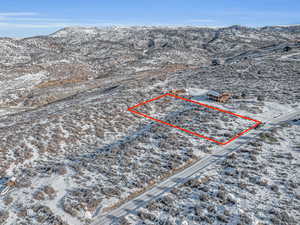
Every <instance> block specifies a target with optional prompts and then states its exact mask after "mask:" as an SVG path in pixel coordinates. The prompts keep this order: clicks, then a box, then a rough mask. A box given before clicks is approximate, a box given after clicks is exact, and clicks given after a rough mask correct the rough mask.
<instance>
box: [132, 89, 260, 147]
mask: <svg viewBox="0 0 300 225" xmlns="http://www.w3.org/2000/svg"><path fill="white" fill-rule="evenodd" d="M165 96H171V97H174V98H177V99H181V100H184V101H188V102H192V103H194V104H197V105H201V106H204V107H207V108H210V109H214V110H218V111H220V112H223V113H228V114H231V115H233V116H237V117H240V118H243V119H246V120H251V121H254V122H256V123H255V124H254V125H253V126H251V127H249V128H248V129H246V130H244V131H242V132H241V133H239V134H237V135H236V136H234V137H233V138H231V139H230V140H228V141H226V142H220V141H217V140H215V139H213V138H210V137H207V136H204V135H201V134H199V133H196V132H193V131H190V130H187V129H185V128H182V127H179V126H176V125H174V124H171V123H167V122H165V121H162V120H159V119H156V118H153V117H151V116H148V115H146V114H144V113H141V112H138V111H136V110H133V109H135V108H137V107H139V106H142V105H145V104H147V103H149V102H152V101H155V100H158V99H160V98H163V97H165ZM127 110H128V111H130V112H132V113H135V114H138V115H140V116H143V117H145V118H148V119H150V120H154V121H156V122H159V123H163V124H165V125H168V126H171V127H174V128H177V129H179V130H182V131H184V132H187V133H190V134H193V135H195V136H197V137H201V138H204V139H206V140H209V141H212V142H215V143H217V144H220V145H226V144H228V143H230V142H232V141H234V140H235V139H237V138H238V137H240V136H242V135H243V134H245V133H246V132H248V131H250V130H252V129H253V128H255V127H257V126H258V125H259V124H261V123H262V122H261V121H259V120H255V119H252V118H249V117H246V116H242V115H239V114H236V113H233V112H230V111H227V110H223V109H220V108H217V107H214V106H210V105H207V104H204V103H201V102H197V101H193V100H190V99H187V98H183V97H180V96H177V95H173V94H170V93H166V94H163V95H160V96H158V97H156V98H152V99H150V100H147V101H145V102H141V103H139V104H137V105H135V106H133V107H130V108H128V109H127Z"/></svg>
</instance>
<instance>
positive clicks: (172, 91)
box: [170, 89, 186, 95]
mask: <svg viewBox="0 0 300 225" xmlns="http://www.w3.org/2000/svg"><path fill="white" fill-rule="evenodd" d="M170 93H171V94H174V95H180V94H185V93H186V90H184V89H179V90H171V91H170Z"/></svg>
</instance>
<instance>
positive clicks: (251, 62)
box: [0, 26, 300, 225]
mask: <svg viewBox="0 0 300 225" xmlns="http://www.w3.org/2000/svg"><path fill="white" fill-rule="evenodd" d="M290 29H293V32H291V31H290ZM217 31H218V35H217V33H216V32H217ZM297 32H298V31H297V27H295V28H290V27H287V28H280V29H279V30H278V29H272V28H265V29H250V28H241V27H236V26H234V27H229V28H222V29H220V30H218V29H209V28H155V27H151V28H145V27H144V28H105V29H98V28H86V29H83V28H82V29H81V28H66V29H63V30H61V31H58V32H57V33H55V34H53V35H50V36H45V37H32V38H27V39H3V40H2V39H1V38H0V40H1V41H0V49H1V50H2V51H0V52H1V53H0V54H1V57H2V58H1V60H0V61H1V62H0V94H1V96H0V102H1V106H0V116H1V117H0V139H1V141H0V191H2V190H3V189H4V188H5V187H7V186H8V182H9V181H11V179H12V178H13V177H14V178H16V182H15V183H12V184H11V183H10V185H11V186H12V187H11V188H10V189H9V191H8V192H6V193H4V194H3V195H0V224H8V225H14V224H48V225H49V224H53V225H54V224H55V225H58V224H60V225H67V224H78V225H80V224H90V223H91V222H92V220H93V219H94V218H95V217H96V216H98V215H101V214H102V213H104V212H109V211H110V210H111V209H113V208H115V207H118V206H119V205H121V204H122V203H124V202H126V201H127V200H128V199H132V198H134V196H136V195H138V194H139V193H141V192H143V191H144V190H146V189H147V188H150V187H152V186H153V185H155V184H156V183H157V182H160V181H161V180H162V179H164V178H166V177H168V176H170V175H171V174H173V173H175V172H176V171H178V170H179V169H181V168H183V167H184V166H188V165H189V164H190V163H192V162H194V161H196V160H198V159H201V158H203V157H205V156H207V155H210V154H211V153H210V151H211V149H212V147H214V146H215V143H213V142H210V141H207V140H205V139H203V138H198V137H196V136H194V135H190V134H188V133H186V132H181V131H179V130H178V129H175V128H172V127H169V126H165V125H163V124H160V123H157V122H155V121H151V120H149V119H146V118H143V117H141V116H139V115H136V114H133V113H131V112H129V111H128V110H127V109H128V108H129V107H132V106H134V105H136V104H137V103H140V102H143V101H145V100H147V99H151V98H154V97H157V96H159V95H162V94H164V93H166V92H168V91H170V90H176V89H186V90H187V95H188V97H189V98H191V99H192V100H194V101H199V102H202V103H205V104H208V105H212V106H216V107H218V108H221V109H224V110H228V111H232V112H234V113H237V114H240V115H244V116H247V117H250V118H253V119H256V120H260V121H262V122H268V121H269V120H271V119H273V118H276V117H277V116H279V115H284V114H285V113H288V112H290V111H295V110H299V87H300V83H299V82H300V80H299V71H300V65H299V63H297V62H296V61H295V60H289V59H290V56H291V54H295V56H296V53H299V50H300V46H299V45H297V44H295V43H294V41H293V40H294V38H295V37H296V36H297V34H299V33H300V32H298V33H297ZM246 37H248V38H247V40H245V38H246ZM286 45H289V46H291V49H290V50H288V51H286V49H287V48H285V47H286ZM270 46H271V47H270ZM284 55H286V58H284V60H278V59H279V58H280V57H283V56H284ZM216 59H218V60H216ZM171 62H173V63H171ZM208 90H217V91H219V92H230V93H232V95H233V96H232V98H231V99H230V101H229V102H227V103H224V104H220V103H217V102H213V101H211V100H208V98H207V97H206V92H207V91H208ZM161 100H162V101H161V102H160V101H158V102H152V103H153V104H149V105H145V106H143V107H140V108H139V110H141V111H142V112H144V113H146V114H149V113H150V114H151V116H154V117H155V118H158V119H161V120H164V121H166V122H169V123H174V124H176V125H178V126H182V127H184V128H187V129H191V130H194V131H198V130H199V131H200V130H201V131H203V132H204V133H205V134H207V135H208V136H210V135H211V136H214V137H220V138H223V136H224V137H226V138H230V137H232V136H233V135H235V134H236V133H239V132H240V131H241V130H243V129H244V128H245V127H247V126H249V125H250V124H247V122H248V121H247V120H241V119H240V118H231V117H227V116H224V115H225V114H221V113H219V112H217V111H210V110H207V109H205V110H199V108H196V107H194V106H193V105H192V104H188V103H182V102H180V101H175V102H172V101H171V102H165V103H167V104H165V103H164V102H163V101H164V100H168V99H161ZM276 129H277V130H274V131H271V132H270V133H266V134H264V135H262V136H261V139H262V140H257V141H255V142H253V143H252V144H250V145H249V146H248V148H247V149H241V150H240V152H238V153H237V154H236V155H235V156H232V157H233V158H229V159H227V160H225V161H224V162H222V163H221V164H218V165H216V167H214V168H212V170H211V173H208V174H202V175H201V177H199V179H200V180H201V181H200V180H199V179H198V178H196V179H195V180H192V181H191V182H190V183H188V184H185V185H183V186H182V187H177V188H176V189H175V190H174V193H168V194H166V197H165V196H164V198H166V199H165V200H163V201H158V202H154V203H153V207H152V209H150V208H151V206H149V207H150V208H149V207H147V209H142V210H140V211H141V213H140V214H139V216H135V215H134V213H133V214H132V215H130V216H129V217H128V218H127V219H128V220H130V221H132V223H133V224H142V222H143V221H144V222H145V223H146V224H163V222H155V221H167V220H168V221H169V222H168V223H166V224H176V222H175V221H179V222H178V223H177V224H193V223H194V224H199V223H204V224H209V223H212V224H220V223H221V222H222V221H223V222H224V221H227V223H229V224H230V223H231V222H232V221H233V222H232V224H235V222H234V221H244V222H243V224H251V223H253V224H258V223H259V222H260V223H262V224H264V223H265V224H272V223H273V224H276V223H277V224H289V225H290V224H296V223H294V222H293V221H294V220H295V221H299V213H298V212H299V201H298V197H299V196H298V194H297V193H298V187H299V177H297V176H294V177H293V175H294V174H297V172H299V155H298V152H299V123H288V125H286V127H279V128H276ZM248 150H250V151H248ZM205 176H206V177H207V179H204V177H205ZM202 179H204V180H203V181H202ZM284 185H285V186H284ZM284 187H286V188H284ZM277 189H278V190H277ZM219 192H220V193H219ZM218 193H219V194H218ZM297 196H298V197H297ZM292 197H293V198H292ZM251 198H252V199H253V201H251V200H250V199H251ZM292 199H294V200H293V201H292ZM261 201H263V203H264V204H262V203H261ZM149 204H150V205H151V204H152V203H149ZM256 206H257V207H256ZM280 207H281V208H280ZM284 207H285V208H286V209H285V210H283V208H284ZM270 210H273V211H274V210H275V211H276V210H278V212H277V211H276V212H275V211H274V212H273V211H272V212H271V213H270ZM276 219H277V220H279V222H278V221H277V222H276ZM151 221H152V222H151ZM184 221H185V222H184ZM280 221H288V222H280ZM123 224H126V223H123Z"/></svg>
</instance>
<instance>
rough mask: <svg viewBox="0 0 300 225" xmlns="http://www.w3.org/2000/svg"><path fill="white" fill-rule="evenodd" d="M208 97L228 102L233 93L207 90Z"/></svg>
mask: <svg viewBox="0 0 300 225" xmlns="http://www.w3.org/2000/svg"><path fill="white" fill-rule="evenodd" d="M207 97H208V98H209V99H210V100H213V101H216V102H222V103H224V102H227V101H228V100H229V98H230V97H231V94H229V93H219V92H217V91H209V92H207Z"/></svg>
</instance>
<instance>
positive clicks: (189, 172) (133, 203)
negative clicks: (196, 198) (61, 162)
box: [92, 110, 300, 225]
mask: <svg viewBox="0 0 300 225" xmlns="http://www.w3.org/2000/svg"><path fill="white" fill-rule="evenodd" d="M299 115H300V111H299V110H297V111H293V112H290V113H287V114H285V115H283V116H280V117H278V116H276V117H274V118H272V120H270V121H268V122H267V123H266V124H265V126H264V127H263V128H261V129H258V130H255V129H252V130H250V131H249V132H248V133H246V134H244V135H243V136H241V137H239V138H238V139H237V140H235V141H233V142H231V143H229V144H227V145H225V146H216V147H215V148H214V149H213V150H212V153H211V154H210V155H208V156H206V157H204V158H202V159H201V160H199V161H197V162H196V163H195V164H193V165H191V166H190V167H188V168H186V169H184V170H183V171H181V172H178V173H176V174H174V175H172V176H170V177H169V178H167V179H166V180H164V181H162V182H161V183H158V184H156V185H155V186H154V187H152V188H151V189H149V190H147V191H146V192H144V193H142V194H141V195H139V196H137V197H135V198H134V199H132V200H130V201H128V202H126V203H124V204H123V205H121V206H120V207H119V208H116V209H114V210H112V211H111V212H109V213H106V214H100V215H98V216H96V217H95V218H94V221H93V223H92V225H109V224H114V223H113V221H114V219H116V218H117V217H120V216H126V215H128V214H132V213H133V214H134V213H136V211H137V209H139V208H141V207H143V206H145V205H146V204H147V202H149V201H151V200H154V199H157V198H159V197H160V196H161V195H162V194H164V193H166V192H169V191H170V190H171V189H172V188H174V187H175V186H178V185H180V184H183V183H185V182H186V181H188V180H189V179H190V178H191V177H192V176H193V175H194V174H196V173H198V172H199V171H202V172H203V173H205V172H206V171H207V169H208V167H209V166H210V165H212V164H214V163H216V162H217V161H219V160H221V159H223V158H224V157H226V156H227V155H228V154H230V153H232V152H234V151H237V150H238V149H239V148H240V147H241V146H242V145H245V144H247V143H248V142H250V141H251V140H252V139H253V138H254V137H256V136H257V135H259V134H260V133H262V132H265V131H267V130H269V129H270V128H272V127H274V126H275V125H277V124H278V123H281V122H284V121H288V120H292V119H295V118H297V116H299Z"/></svg>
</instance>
